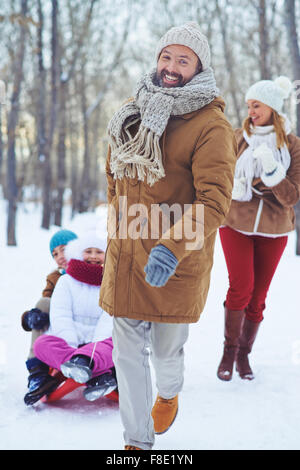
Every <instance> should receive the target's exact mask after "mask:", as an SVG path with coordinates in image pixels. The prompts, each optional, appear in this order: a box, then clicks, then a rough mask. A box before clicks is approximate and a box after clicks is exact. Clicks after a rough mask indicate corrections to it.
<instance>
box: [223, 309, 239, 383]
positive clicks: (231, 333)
mask: <svg viewBox="0 0 300 470" xmlns="http://www.w3.org/2000/svg"><path fill="white" fill-rule="evenodd" d="M244 316H245V312H244V310H229V309H228V308H227V307H226V306H225V341H224V352H223V357H222V359H221V362H220V365H219V367H218V371H217V376H218V377H219V379H220V380H226V381H229V380H231V378H232V371H233V365H234V361H235V358H236V354H237V349H238V344H239V337H240V334H241V329H242V324H243V320H244Z"/></svg>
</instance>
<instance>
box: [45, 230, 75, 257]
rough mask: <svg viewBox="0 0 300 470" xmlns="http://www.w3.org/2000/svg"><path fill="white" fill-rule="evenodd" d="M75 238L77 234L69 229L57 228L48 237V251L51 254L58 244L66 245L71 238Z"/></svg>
mask: <svg viewBox="0 0 300 470" xmlns="http://www.w3.org/2000/svg"><path fill="white" fill-rule="evenodd" d="M75 238H77V235H76V234H75V233H74V232H72V231H71V230H65V229H62V230H59V231H58V232H56V233H55V234H54V235H53V237H52V238H51V239H50V253H51V255H52V253H53V250H54V248H56V247H57V246H59V245H67V244H68V243H69V242H70V241H71V240H74V239H75Z"/></svg>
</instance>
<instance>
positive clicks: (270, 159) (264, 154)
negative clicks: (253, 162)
mask: <svg viewBox="0 0 300 470" xmlns="http://www.w3.org/2000/svg"><path fill="white" fill-rule="evenodd" d="M253 157H254V158H257V159H259V160H260V161H261V164H262V167H263V170H264V173H267V174H268V173H272V172H273V171H274V170H276V168H277V165H278V162H277V161H276V160H275V158H274V155H273V152H272V150H271V149H270V147H268V146H267V144H266V143H264V144H261V145H260V146H259V147H257V148H256V149H255V150H254V152H253Z"/></svg>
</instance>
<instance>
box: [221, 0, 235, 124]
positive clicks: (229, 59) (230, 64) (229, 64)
mask: <svg viewBox="0 0 300 470" xmlns="http://www.w3.org/2000/svg"><path fill="white" fill-rule="evenodd" d="M215 4H216V11H217V13H218V18H219V23H220V27H221V34H222V39H223V47H224V57H225V61H226V68H227V70H228V72H229V74H230V88H229V91H230V94H231V98H232V102H233V106H234V109H235V114H236V117H237V121H238V126H239V127H241V125H242V115H241V107H240V99H239V97H238V94H237V89H238V87H237V83H236V75H235V73H236V70H235V66H234V60H233V56H232V52H231V46H230V44H229V42H228V37H227V36H228V35H227V23H228V21H227V14H226V9H225V8H223V12H222V11H221V9H220V6H219V1H218V0H215Z"/></svg>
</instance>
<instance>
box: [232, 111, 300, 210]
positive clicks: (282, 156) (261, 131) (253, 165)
mask: <svg viewBox="0 0 300 470" xmlns="http://www.w3.org/2000/svg"><path fill="white" fill-rule="evenodd" d="M283 117H284V120H285V131H286V134H289V133H290V132H291V124H290V122H289V120H288V119H287V117H286V116H283ZM251 132H252V134H251V136H248V134H247V133H246V131H244V132H243V137H244V139H245V141H246V142H247V144H248V145H249V147H247V148H246V149H245V150H244V152H243V153H242V154H241V155H240V157H239V159H238V160H237V163H236V167H235V175H234V177H235V178H246V185H245V192H244V194H243V196H242V197H240V198H239V201H250V200H251V199H252V180H253V178H259V177H260V175H261V174H262V172H263V168H262V165H261V162H260V160H258V159H255V158H254V157H253V151H254V150H255V149H256V148H257V147H259V146H260V145H261V144H263V143H266V144H267V145H268V147H270V149H271V150H272V151H273V155H274V158H275V160H277V161H278V162H280V163H281V164H282V166H283V167H284V169H285V170H287V169H288V168H289V166H290V164H291V156H290V153H289V151H288V148H287V146H286V145H285V144H284V146H283V147H281V148H280V149H277V145H276V133H275V131H274V126H272V125H271V126H261V127H260V126H253V127H252V128H251Z"/></svg>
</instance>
